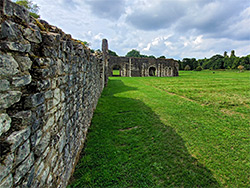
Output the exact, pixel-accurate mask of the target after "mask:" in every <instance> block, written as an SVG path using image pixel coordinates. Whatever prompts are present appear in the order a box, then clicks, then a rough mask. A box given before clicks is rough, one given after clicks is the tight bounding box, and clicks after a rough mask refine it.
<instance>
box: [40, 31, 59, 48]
mask: <svg viewBox="0 0 250 188" xmlns="http://www.w3.org/2000/svg"><path fill="white" fill-rule="evenodd" d="M41 34H42V38H43V43H44V44H45V45H47V46H53V47H54V46H59V43H60V34H58V33H51V32H44V31H42V32H41Z"/></svg>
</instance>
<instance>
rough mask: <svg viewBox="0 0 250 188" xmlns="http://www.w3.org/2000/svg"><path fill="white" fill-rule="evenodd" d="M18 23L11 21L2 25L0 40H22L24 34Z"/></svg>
mask: <svg viewBox="0 0 250 188" xmlns="http://www.w3.org/2000/svg"><path fill="white" fill-rule="evenodd" d="M19 27H20V26H18V25H17V24H16V23H14V22H11V21H4V22H3V23H2V24H1V31H0V38H1V39H7V40H10V41H16V40H18V39H20V38H21V39H22V32H21V31H20V29H19Z"/></svg>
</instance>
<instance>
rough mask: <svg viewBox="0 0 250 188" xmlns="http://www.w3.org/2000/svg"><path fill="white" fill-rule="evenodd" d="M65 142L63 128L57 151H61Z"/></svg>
mask: <svg viewBox="0 0 250 188" xmlns="http://www.w3.org/2000/svg"><path fill="white" fill-rule="evenodd" d="M65 144H66V135H65V129H63V130H62V135H61V136H60V140H59V142H58V149H59V153H62V150H63V148H64V146H65Z"/></svg>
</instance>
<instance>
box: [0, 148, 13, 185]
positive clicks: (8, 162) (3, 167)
mask: <svg viewBox="0 0 250 188" xmlns="http://www.w3.org/2000/svg"><path fill="white" fill-rule="evenodd" d="M13 160H14V154H13V153H12V154H9V155H8V156H7V157H6V158H5V160H4V161H3V162H2V163H0V182H1V181H2V180H3V179H4V178H5V177H6V176H7V175H8V174H9V173H10V172H11V170H12V166H13Z"/></svg>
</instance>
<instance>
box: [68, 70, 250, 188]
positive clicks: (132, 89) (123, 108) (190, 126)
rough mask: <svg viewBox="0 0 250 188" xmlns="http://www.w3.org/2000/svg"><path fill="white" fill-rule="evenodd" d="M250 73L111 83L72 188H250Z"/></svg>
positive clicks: (190, 74) (115, 79)
mask: <svg viewBox="0 0 250 188" xmlns="http://www.w3.org/2000/svg"><path fill="white" fill-rule="evenodd" d="M249 106H250V72H244V73H238V72H233V71H214V73H213V71H201V72H192V71H187V72H180V76H179V77H164V78H158V77H139V78H138V77H137V78H127V77H111V78H109V83H108V86H107V87H106V88H105V89H104V91H103V93H102V96H101V98H100V100H99V102H98V106H97V109H96V110H95V114H94V117H93V120H92V125H91V128H90V130H89V134H88V140H87V143H86V147H85V149H84V151H83V152H82V155H83V157H82V159H80V161H79V163H78V165H77V167H76V171H75V173H74V176H73V177H74V178H73V181H72V182H71V184H70V185H69V186H68V187H249V186H250V173H249V172H250V107H249Z"/></svg>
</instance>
